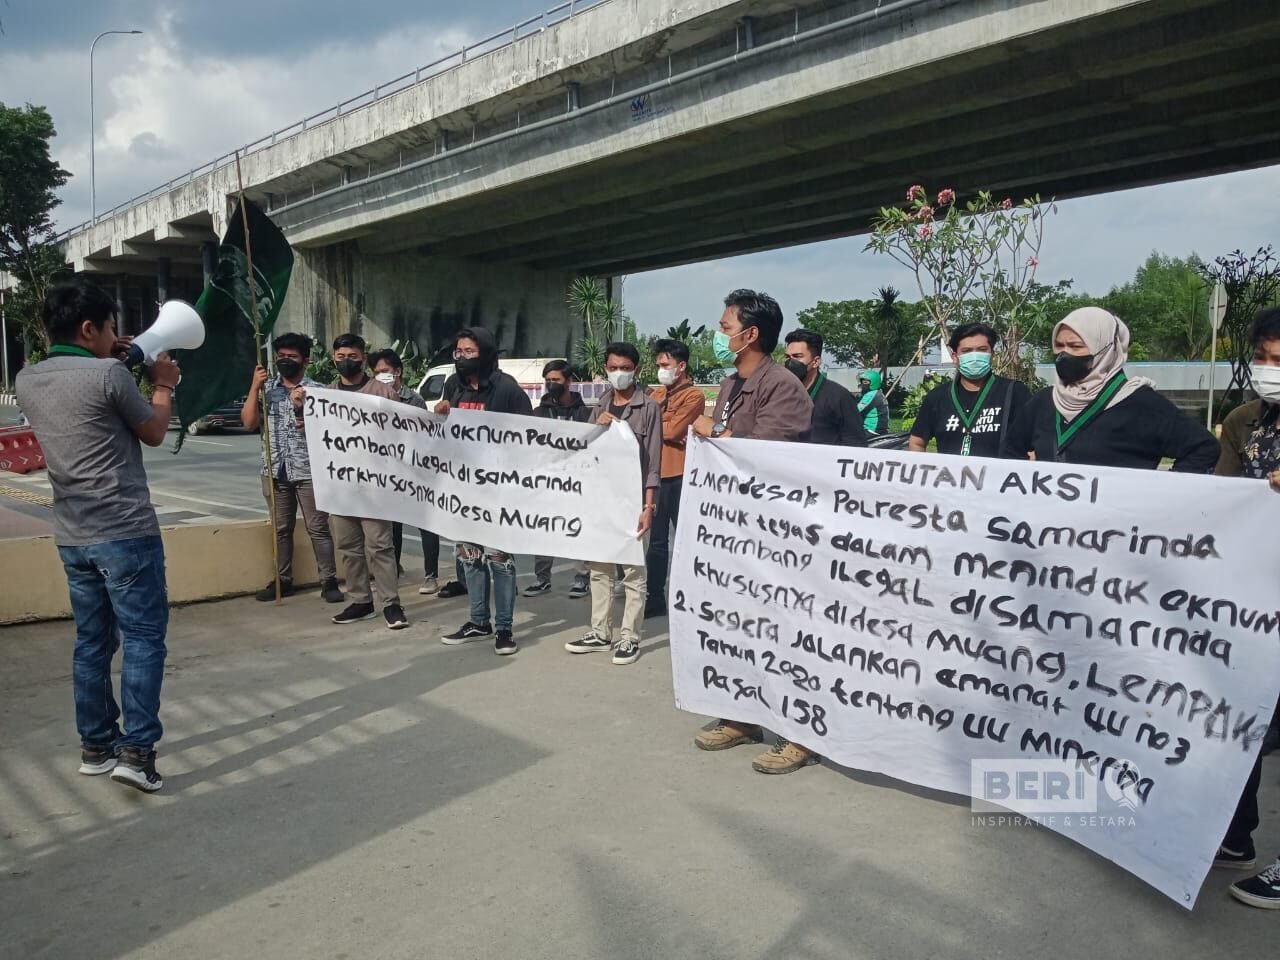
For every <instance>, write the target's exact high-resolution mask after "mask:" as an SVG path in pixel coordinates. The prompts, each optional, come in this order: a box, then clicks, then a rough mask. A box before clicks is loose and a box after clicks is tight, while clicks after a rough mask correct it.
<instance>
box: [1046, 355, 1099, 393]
mask: <svg viewBox="0 0 1280 960" xmlns="http://www.w3.org/2000/svg"><path fill="white" fill-rule="evenodd" d="M1092 366H1093V354H1092V353H1087V354H1085V355H1084V356H1083V357H1077V356H1076V355H1075V354H1073V353H1056V354H1054V355H1053V367H1054V369H1055V370H1057V372H1058V382H1059V383H1062V384H1064V385H1068V386H1069V385H1071V384H1073V383H1079V382H1080V381H1081V380H1083V379H1084V378H1085V377H1086V376H1087V375H1088V373H1089V369H1090V368H1091V367H1092Z"/></svg>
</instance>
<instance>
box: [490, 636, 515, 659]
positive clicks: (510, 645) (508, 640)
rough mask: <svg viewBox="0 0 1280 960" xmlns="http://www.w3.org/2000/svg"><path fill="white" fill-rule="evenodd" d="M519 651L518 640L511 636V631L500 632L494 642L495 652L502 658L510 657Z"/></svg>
mask: <svg viewBox="0 0 1280 960" xmlns="http://www.w3.org/2000/svg"><path fill="white" fill-rule="evenodd" d="M517 649H518V648H517V647H516V638H515V637H513V636H512V635H511V631H510V630H499V631H498V636H497V638H496V639H495V640H494V641H493V652H494V653H496V654H497V655H498V656H500V657H509V656H511V654H513V653H515V652H516V650H517Z"/></svg>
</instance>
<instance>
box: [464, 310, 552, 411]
mask: <svg viewBox="0 0 1280 960" xmlns="http://www.w3.org/2000/svg"><path fill="white" fill-rule="evenodd" d="M456 339H457V340H474V341H475V342H476V346H477V347H478V348H479V349H480V356H479V358H478V359H479V361H480V373H479V376H478V377H477V381H476V387H475V388H474V389H473V388H472V386H471V384H470V383H469V382H468V380H467V379H465V378H463V377H460V376H459V375H458V374H456V373H454V374H451V375H450V377H449V379H448V380H446V381H445V382H444V399H445V400H448V401H449V406H451V407H456V408H457V409H459V410H488V411H490V412H492V413H523V414H529V413H532V412H533V404H532V403H530V402H529V395H528V394H527V393H525V392H524V390H523V389H522V388H521V387H520V384H518V383H516V381H515V379H514V378H512V377H511V376H509V375H507V374H505V373H503V372H502V371H501V370H499V369H498V341H497V340H495V339H494V337H493V334H492V333H490V332H489V331H488V330H486V329H485V328H484V327H464V328H463V329H462V330H459V331H458V334H457V338H456Z"/></svg>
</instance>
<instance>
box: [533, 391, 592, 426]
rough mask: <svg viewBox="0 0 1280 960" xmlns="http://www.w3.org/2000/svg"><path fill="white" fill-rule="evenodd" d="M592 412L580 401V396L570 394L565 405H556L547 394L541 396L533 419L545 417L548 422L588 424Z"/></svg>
mask: <svg viewBox="0 0 1280 960" xmlns="http://www.w3.org/2000/svg"><path fill="white" fill-rule="evenodd" d="M591 414H592V410H591V408H590V407H588V406H587V405H586V403H584V402H583V400H582V394H580V393H577V392H576V391H575V392H570V394H569V402H568V403H567V404H563V405H561V404H559V403H556V402H555V401H554V400H552V399H551V397H550V396H549V395H548V394H545V393H544V394H543V395H542V402H541V403H539V404H538V406H537V407H535V408H534V411H533V415H534V416H535V417H546V418H547V419H549V420H572V421H574V422H575V423H589V422H590V421H591V420H592V416H591Z"/></svg>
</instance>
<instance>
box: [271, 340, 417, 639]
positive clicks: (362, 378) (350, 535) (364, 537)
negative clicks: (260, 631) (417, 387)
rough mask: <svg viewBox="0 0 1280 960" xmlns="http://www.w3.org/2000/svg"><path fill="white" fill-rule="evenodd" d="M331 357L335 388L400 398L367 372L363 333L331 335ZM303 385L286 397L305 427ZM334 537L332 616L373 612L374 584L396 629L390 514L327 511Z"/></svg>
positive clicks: (400, 615)
mask: <svg viewBox="0 0 1280 960" xmlns="http://www.w3.org/2000/svg"><path fill="white" fill-rule="evenodd" d="M333 362H334V365H335V366H336V367H337V368H338V377H339V379H338V382H337V383H336V384H334V386H335V387H336V388H337V389H339V390H346V391H350V392H352V393H365V394H369V395H370V396H374V397H382V398H384V399H386V400H395V401H397V402H399V400H400V396H399V394H398V393H397V392H396V389H395V387H393V386H391V385H389V384H386V383H381V382H379V381H377V380H375V379H374V378H373V377H371V376H369V370H368V364H369V360H368V357H366V356H365V345H364V338H363V337H359V336H357V335H356V334H354V333H344V334H342V336H340V337H338V338H337V339H336V340H334V341H333ZM306 396H307V388H306V387H304V386H298V387H295V388H294V390H293V394H292V396H291V398H290V399H292V400H293V412H294V415H295V416H296V417H297V423H298V426H299V428H300V429H301V428H302V427H303V420H302V411H303V406H302V402H303V400H305V399H306ZM329 519H330V522H331V523H332V525H333V539H334V542H335V543H336V544H337V547H338V553H339V555H340V556H341V557H342V571H343V575H344V576H345V577H346V581H347V599H348V600H350V601H351V603H350V604H348V605H347V608H346V609H345V610H343V611H342V612H341V613H340V614H338V615H337V616H336V617H334V618H333V622H334V623H342V624H346V623H357V622H359V621H361V620H370V619H372V618H373V617H375V616H377V611H376V610H375V608H374V605H373V591H372V590H371V589H370V587H371V586H372V587H373V588H374V589H376V590H377V591H378V599H380V600H381V601H382V616H383V618H384V619H385V620H386V621H387V628H388V629H390V630H400V629H403V628H404V627H407V626H409V621H408V619H407V618H406V617H405V615H404V609H403V608H402V607H401V606H400V578H399V577H398V576H397V575H396V548H395V542H394V540H393V538H392V534H391V521H390V520H372V519H369V518H367V517H343V516H339V515H338V514H336V513H335V514H331V515H330V517H329Z"/></svg>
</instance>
